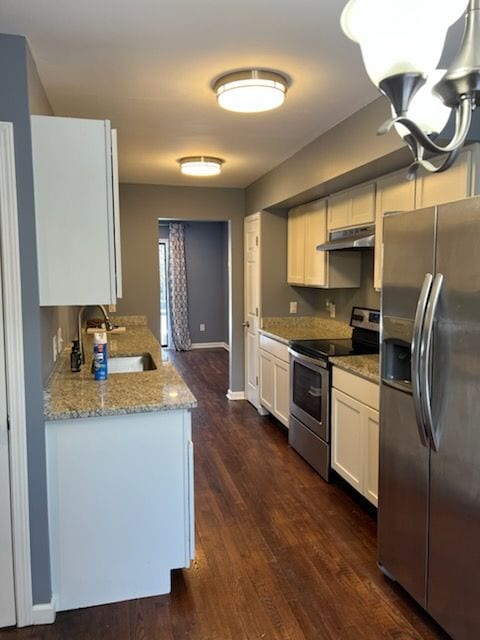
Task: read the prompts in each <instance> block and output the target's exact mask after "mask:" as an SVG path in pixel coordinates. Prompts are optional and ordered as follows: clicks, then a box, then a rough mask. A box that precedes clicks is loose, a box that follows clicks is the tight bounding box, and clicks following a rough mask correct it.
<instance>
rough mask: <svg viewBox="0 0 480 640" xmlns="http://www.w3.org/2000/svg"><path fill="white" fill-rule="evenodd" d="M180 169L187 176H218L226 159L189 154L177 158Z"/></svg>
mask: <svg viewBox="0 0 480 640" xmlns="http://www.w3.org/2000/svg"><path fill="white" fill-rule="evenodd" d="M177 162H178V164H179V165H180V171H181V172H182V173H183V174H184V175H186V176H197V177H208V176H218V174H219V173H220V172H221V171H222V164H223V163H224V162H225V160H222V159H221V158H213V157H211V156H187V157H185V158H180V159H179V160H177Z"/></svg>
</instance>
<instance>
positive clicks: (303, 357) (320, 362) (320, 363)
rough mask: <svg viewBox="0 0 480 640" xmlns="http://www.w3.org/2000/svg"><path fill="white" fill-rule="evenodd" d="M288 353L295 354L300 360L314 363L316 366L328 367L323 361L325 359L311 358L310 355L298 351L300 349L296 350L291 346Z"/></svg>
mask: <svg viewBox="0 0 480 640" xmlns="http://www.w3.org/2000/svg"><path fill="white" fill-rule="evenodd" d="M288 353H289V354H290V355H291V356H293V357H294V358H295V360H298V361H299V362H306V363H307V364H313V365H315V366H316V367H321V368H322V369H326V368H327V364H326V363H325V362H323V360H317V358H311V357H310V356H306V355H304V354H303V353H298V351H294V350H293V349H291V348H289V349H288Z"/></svg>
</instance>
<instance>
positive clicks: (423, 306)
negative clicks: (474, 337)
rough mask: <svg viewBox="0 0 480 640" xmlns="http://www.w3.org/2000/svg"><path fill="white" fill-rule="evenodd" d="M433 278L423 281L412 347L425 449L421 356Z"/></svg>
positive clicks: (414, 390)
mask: <svg viewBox="0 0 480 640" xmlns="http://www.w3.org/2000/svg"><path fill="white" fill-rule="evenodd" d="M432 282H433V276H432V274H431V273H426V274H425V278H424V280H423V285H422V289H421V291H420V296H419V298H418V303H417V310H416V312H415V321H414V323H413V336H412V345H411V357H412V360H411V362H412V364H411V372H412V396H413V406H414V407H415V417H416V419H417V426H418V433H419V436H420V441H421V443H422V444H423V446H424V447H426V446H428V435H427V430H426V427H425V418H424V413H423V408H422V394H421V375H420V368H421V355H422V333H423V326H424V320H425V313H426V311H427V303H428V296H429V294H430V289H431V288H432Z"/></svg>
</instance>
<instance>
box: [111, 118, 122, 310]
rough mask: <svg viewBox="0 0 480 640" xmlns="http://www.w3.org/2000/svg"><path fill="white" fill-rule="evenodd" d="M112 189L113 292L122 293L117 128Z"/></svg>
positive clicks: (113, 150)
mask: <svg viewBox="0 0 480 640" xmlns="http://www.w3.org/2000/svg"><path fill="white" fill-rule="evenodd" d="M112 189H113V221H114V236H113V237H114V253H115V270H114V271H112V273H114V274H115V294H116V297H117V298H121V297H122V295H123V279H122V246H121V237H120V189H119V179H118V143H117V130H116V129H112Z"/></svg>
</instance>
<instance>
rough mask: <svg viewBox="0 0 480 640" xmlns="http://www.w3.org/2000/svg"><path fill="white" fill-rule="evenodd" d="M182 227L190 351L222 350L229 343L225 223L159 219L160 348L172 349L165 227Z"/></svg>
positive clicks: (222, 221) (229, 313) (228, 242)
mask: <svg viewBox="0 0 480 640" xmlns="http://www.w3.org/2000/svg"><path fill="white" fill-rule="evenodd" d="M172 222H175V223H182V224H183V226H184V229H183V233H184V254H185V269H186V298H187V309H188V310H187V316H188V329H189V334H190V341H191V344H192V348H193V349H207V348H224V349H227V350H229V343H230V317H231V310H230V300H231V295H230V288H231V285H230V281H231V274H230V254H229V252H230V225H229V222H228V221H226V220H189V219H185V220H179V219H164V218H162V219H160V220H159V253H158V256H159V269H160V309H161V315H162V318H161V322H162V328H161V334H162V345H163V343H164V335H167V336H168V346H169V348H172V349H174V348H175V346H174V343H173V340H172V339H171V338H170V335H171V326H169V327H168V328H169V330H170V331H165V330H164V328H163V327H164V316H165V314H164V313H163V311H162V310H163V309H166V318H165V324H166V325H167V326H168V325H170V324H171V317H170V310H169V308H168V307H169V296H168V289H169V276H168V264H169V233H170V231H169V224H170V223H172Z"/></svg>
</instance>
